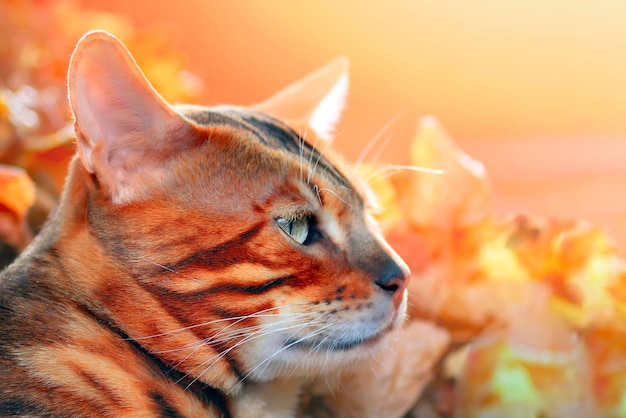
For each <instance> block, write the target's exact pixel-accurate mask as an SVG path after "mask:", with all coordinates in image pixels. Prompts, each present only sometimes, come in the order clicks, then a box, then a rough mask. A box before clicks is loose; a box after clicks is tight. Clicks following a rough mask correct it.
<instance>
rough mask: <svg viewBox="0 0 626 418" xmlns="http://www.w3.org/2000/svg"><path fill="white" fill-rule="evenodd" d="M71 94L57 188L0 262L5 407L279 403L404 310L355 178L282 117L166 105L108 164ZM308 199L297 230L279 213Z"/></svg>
mask: <svg viewBox="0 0 626 418" xmlns="http://www.w3.org/2000/svg"><path fill="white" fill-rule="evenodd" d="M88 36H89V35H88ZM90 36H91V38H88V40H87V41H85V42H92V43H93V42H94V41H91V40H90V39H93V38H94V37H95V38H96V41H97V42H104V43H106V46H107V47H109V46H110V45H109V44H108V43H111V42H112V43H115V42H117V41H116V40H114V39H113V38H110V36H108V35H106V34H102V33H97V34H92V35H90ZM116 45H117V44H114V48H118V49H119V48H120V47H119V46H116ZM118 49H116V51H118ZM119 51H121V50H119ZM86 53H87V52H86ZM116 53H117V52H116ZM120 53H121V52H120ZM124 71H126V70H124ZM133 82H134V81H133ZM70 88H72V81H71V80H70ZM148 96H149V95H148ZM70 97H71V99H72V95H71V94H70ZM80 100H82V99H79V100H78V101H76V99H72V103H73V107H74V111H75V114H76V118H77V134H78V141H79V149H78V155H77V157H76V158H74V160H73V161H72V163H71V166H70V173H69V176H68V179H67V183H66V187H65V190H64V192H63V196H62V199H61V203H60V205H59V207H58V209H57V210H56V212H55V213H54V215H53V216H52V217H51V219H50V220H49V221H48V223H47V224H46V226H45V228H44V229H43V230H42V232H41V234H40V235H39V236H38V237H37V238H36V239H35V241H34V242H33V244H31V246H30V247H29V248H28V249H27V250H26V251H25V252H24V253H23V254H22V255H21V256H20V257H19V258H18V260H17V261H16V262H15V263H14V264H12V265H11V266H9V267H8V268H7V269H6V270H5V271H3V272H2V273H1V275H0V370H2V373H0V415H2V416H5V415H20V416H76V417H78V416H137V417H141V416H146V417H154V416H164V417H183V416H184V417H242V416H260V415H261V412H260V411H259V409H255V408H257V405H261V406H263V408H267V410H266V413H267V414H269V415H268V416H283V415H284V416H289V414H291V413H294V412H293V411H292V410H290V409H291V408H293V407H294V405H295V403H296V401H297V395H298V390H297V388H296V390H292V392H293V393H292V395H293V396H294V399H292V400H288V399H284V397H286V396H288V395H287V392H288V390H287V389H286V388H287V387H289V383H286V382H289V381H290V380H292V379H293V380H299V379H300V378H303V377H307V376H309V377H310V376H319V375H323V374H324V373H329V372H332V371H333V370H335V369H337V368H338V367H341V366H344V365H346V364H350V363H353V362H355V361H358V360H362V359H366V358H368V357H369V356H371V354H372V352H373V351H375V350H376V349H378V348H379V347H380V345H381V344H383V341H384V336H385V334H386V332H387V331H388V330H389V329H390V328H391V327H394V326H396V325H397V324H398V323H399V322H400V321H401V320H402V317H403V312H404V311H403V309H404V303H405V302H404V300H405V288H406V284H407V283H406V282H407V277H408V272H407V270H406V267H405V266H404V264H403V263H402V261H401V260H399V259H398V257H397V255H395V253H394V252H393V251H392V250H391V249H390V248H389V247H388V246H387V245H386V243H385V242H384V241H383V240H382V238H381V237H380V236H379V235H378V234H376V232H375V228H374V227H373V225H372V223H371V222H370V221H369V218H368V216H367V214H366V206H367V202H365V201H364V198H363V193H362V192H360V191H359V190H360V188H361V187H362V186H360V185H358V184H356V183H355V182H353V181H350V180H349V179H348V178H346V177H345V176H344V174H343V172H342V171H341V169H340V168H338V166H336V165H334V164H333V163H331V161H329V160H328V159H327V157H326V156H325V155H322V154H320V152H319V151H318V150H317V149H316V148H315V147H314V146H313V145H312V144H311V143H309V142H308V141H307V140H305V138H302V137H301V136H299V135H298V133H297V132H296V131H295V130H293V129H292V128H291V127H289V126H287V125H285V124H283V123H281V122H280V121H278V120H277V119H274V118H273V117H270V116H268V115H266V114H263V113H259V112H256V111H251V110H247V109H243V108H236V107H217V108H205V107H199V106H179V107H174V108H170V109H174V110H173V111H172V113H171V115H172V116H171V117H172V118H178V117H180V120H182V121H183V122H180V120H178V119H177V121H178V122H177V123H178V125H177V129H176V130H175V131H172V130H171V129H170V130H168V131H167V135H164V138H166V141H168V142H165V143H163V144H160V145H159V147H160V148H159V149H158V150H155V148H153V147H152V146H151V145H150V146H148V145H144V144H147V143H149V140H150V138H147V139H146V138H139V139H137V135H144V136H148V135H152V134H153V132H149V133H148V132H139V133H137V132H134V136H133V142H130V141H120V142H119V143H116V149H115V150H114V151H111V152H112V153H113V152H119V153H120V154H119V156H118V157H115V158H126V155H127V154H129V153H136V152H138V148H137V147H139V146H142V147H145V149H143V148H142V149H139V151H140V154H141V156H142V157H141V158H142V164H140V165H137V167H141V169H139V168H137V167H135V166H131V165H127V166H125V168H124V169H125V170H127V171H126V172H124V173H125V175H126V176H127V177H124V178H123V179H122V180H119V176H118V177H116V176H115V175H113V174H111V171H112V170H114V167H115V165H114V164H115V161H113V162H111V158H113V157H111V158H109V159H106V158H103V159H101V160H97V158H102V153H103V152H106V148H105V151H102V149H103V148H102V147H103V146H105V145H102V146H101V145H98V143H97V141H98V140H99V139H98V138H95V137H91V138H90V137H87V136H88V135H90V134H89V133H87V131H88V129H85V128H84V126H86V125H84V124H82V125H81V120H80V118H81V116H80V115H81V113H80V110H79V109H76V108H75V107H76V106H77V103H81V102H80ZM142 100H143V99H142ZM146 100H152V99H151V98H150V97H148V98H147V99H146ZM150 105H151V104H150ZM167 112H170V111H169V110H167ZM166 115H170V113H166ZM107 117H108V115H107ZM167 117H170V116H167ZM144 122H145V121H144ZM151 122H152V125H155V124H158V122H159V121H151ZM145 125H148V124H145ZM141 126H144V123H143V122H142V125H141ZM142 129H143V128H142ZM146 129H147V128H146ZM105 136H106V135H105ZM311 136H312V134H311ZM144 139H146V140H145V141H144ZM116 140H117V139H116ZM94 143H95V146H94V148H93V151H90V152H87V151H86V150H85V149H86V148H85V147H89V146H91V145H93V144H94ZM138 144H139V145H138ZM124 147H128V150H125V148H124ZM119 149H121V150H122V151H124V153H122V152H121V151H119ZM98 153H100V154H98ZM325 154H326V153H325ZM111 155H114V154H111ZM115 155H117V154H115ZM107 164H110V167H109V166H107ZM120 164H122V163H120ZM107 170H108V171H107ZM132 170H135V171H132ZM127 179H132V183H131V184H130V185H128V184H124V185H123V186H124V187H126V188H127V189H124V190H126V191H125V192H124V194H122V195H120V196H122V197H121V198H120V199H121V200H120V201H118V202H116V201H115V199H114V198H113V196H114V195H115V193H116V189H115V187H114V186H112V185H111V182H115V181H127ZM128 190H130V192H129V191H128ZM304 215H306V216H309V217H310V227H311V232H310V235H309V238H310V240H309V241H308V242H305V244H298V243H297V242H296V241H294V240H293V239H291V238H290V237H289V236H288V235H287V234H286V233H285V232H284V231H283V230H281V229H280V228H279V226H278V225H277V221H276V220H277V219H278V218H287V219H295V218H298V217H301V216H304ZM274 389H275V390H274ZM292 389H293V388H292ZM272 390H274V393H273V394H272ZM276 393H278V396H277V395H276ZM285 405H286V406H285ZM272 408H275V409H274V410H272ZM272 411H274V412H272ZM278 411H280V412H278ZM281 414H283V415H281Z"/></svg>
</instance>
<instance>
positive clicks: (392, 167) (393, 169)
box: [364, 164, 445, 185]
mask: <svg viewBox="0 0 626 418" xmlns="http://www.w3.org/2000/svg"><path fill="white" fill-rule="evenodd" d="M400 171H414V172H419V173H426V174H436V175H442V174H445V171H444V170H440V169H436V168H425V167H418V166H413V165H397V164H387V165H386V166H385V167H382V168H379V169H377V170H374V171H373V172H372V173H371V174H369V175H368V176H367V177H366V178H365V179H364V180H365V182H366V183H367V184H370V185H372V184H374V183H376V182H379V181H381V180H384V179H386V178H387V177H389V176H392V175H394V174H396V173H398V172H400ZM381 174H385V176H382V177H380V178H377V179H376V177H377V176H380V175H381Z"/></svg>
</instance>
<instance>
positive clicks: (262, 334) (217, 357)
mask: <svg viewBox="0 0 626 418" xmlns="http://www.w3.org/2000/svg"><path fill="white" fill-rule="evenodd" d="M315 322H316V321H315V320H313V321H311V322H309V323H305V324H298V325H292V326H289V327H283V328H279V329H269V330H266V331H265V332H260V333H259V332H257V333H253V334H250V335H248V336H246V337H245V338H244V339H243V340H241V341H239V342H237V343H236V344H234V345H233V346H232V347H229V348H228V349H226V350H224V351H222V352H220V353H219V354H218V355H215V356H213V357H211V358H210V359H207V360H206V361H205V362H204V363H203V364H207V363H209V362H211V363H210V364H209V365H208V366H207V367H206V368H205V369H204V370H203V371H202V372H201V373H199V374H198V376H196V377H195V378H194V380H193V381H192V382H191V383H190V384H189V386H190V385H191V384H192V383H194V382H195V381H197V380H198V379H199V378H200V377H202V375H204V374H205V373H206V372H207V371H209V370H210V369H211V367H213V366H214V365H215V364H217V362H218V361H219V360H220V359H221V358H223V357H224V356H226V355H227V354H228V353H229V352H231V351H232V350H234V349H235V348H237V347H239V346H241V345H243V344H245V343H247V342H250V341H252V340H255V339H257V338H261V337H265V336H267V335H270V334H273V333H276V332H280V331H285V330H289V329H293V328H298V329H297V330H296V331H295V332H298V331H299V330H300V329H302V328H304V327H306V326H309V325H310V324H313V323H315ZM292 335H293V334H292ZM280 351H282V350H279V351H278V352H276V353H274V355H276V354H278V353H279V352H280ZM274 355H272V356H270V358H271V357H273V356H274ZM257 367H258V366H257ZM255 369H256V368H255ZM255 369H253V370H251V371H250V372H249V373H247V374H246V375H245V376H244V377H243V378H242V380H241V381H243V380H245V379H246V377H248V376H249V375H250V373H252V372H253V371H254V370H255Z"/></svg>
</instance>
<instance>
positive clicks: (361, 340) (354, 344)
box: [283, 322, 394, 351]
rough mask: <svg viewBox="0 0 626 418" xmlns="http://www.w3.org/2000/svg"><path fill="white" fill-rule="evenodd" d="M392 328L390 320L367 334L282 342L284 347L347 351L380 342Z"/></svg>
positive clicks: (392, 324)
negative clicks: (380, 327)
mask: <svg viewBox="0 0 626 418" xmlns="http://www.w3.org/2000/svg"><path fill="white" fill-rule="evenodd" d="M393 328H394V323H393V322H391V323H389V324H388V325H386V326H385V327H383V328H382V329H380V330H378V331H377V332H375V333H373V334H372V335H368V336H356V337H352V338H346V337H345V336H344V335H341V336H340V338H337V339H332V338H328V337H324V338H322V339H303V338H300V339H295V338H294V339H288V340H286V341H285V343H284V345H283V346H284V347H285V348H297V349H305V350H311V351H313V350H326V351H348V350H351V349H354V348H363V347H372V346H374V345H376V344H378V343H379V342H380V340H381V339H383V337H384V336H385V335H386V334H387V333H388V332H389V331H391V329H393Z"/></svg>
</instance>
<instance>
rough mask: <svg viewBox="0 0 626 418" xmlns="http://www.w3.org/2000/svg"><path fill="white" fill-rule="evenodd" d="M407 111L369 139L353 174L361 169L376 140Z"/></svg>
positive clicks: (399, 113)
mask: <svg viewBox="0 0 626 418" xmlns="http://www.w3.org/2000/svg"><path fill="white" fill-rule="evenodd" d="M405 113H406V111H404V110H403V111H401V112H398V113H397V114H396V115H394V116H393V117H392V118H391V120H390V121H389V122H387V123H386V124H385V125H384V126H383V127H382V128H381V129H380V131H378V132H377V133H376V135H374V136H373V137H372V139H370V140H369V142H368V143H367V144H366V145H365V147H363V150H362V151H361V153H360V154H359V158H357V160H356V162H355V163H354V169H353V171H352V175H353V176H354V175H356V173H357V172H358V171H359V169H360V168H361V164H363V161H364V160H365V157H367V154H368V153H369V152H370V151H371V149H372V147H373V146H374V145H376V142H378V140H379V139H380V138H381V137H382V136H383V135H384V134H385V132H387V130H389V128H391V126H392V125H393V124H394V123H396V121H397V120H398V119H400V117H401V116H403V115H404V114H405ZM385 143H386V142H385ZM383 145H384V144H383Z"/></svg>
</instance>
